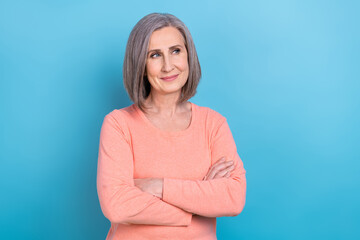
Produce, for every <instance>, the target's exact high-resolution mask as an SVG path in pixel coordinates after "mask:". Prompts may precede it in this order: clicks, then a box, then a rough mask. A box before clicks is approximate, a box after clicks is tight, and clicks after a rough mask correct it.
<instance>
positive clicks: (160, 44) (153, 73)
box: [145, 27, 189, 95]
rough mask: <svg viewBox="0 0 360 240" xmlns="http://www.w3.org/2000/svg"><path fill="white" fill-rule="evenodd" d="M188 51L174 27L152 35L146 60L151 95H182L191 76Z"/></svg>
mask: <svg viewBox="0 0 360 240" xmlns="http://www.w3.org/2000/svg"><path fill="white" fill-rule="evenodd" d="M187 58H188V56H187V50H186V47H185V40H184V38H183V36H182V34H181V33H180V32H179V30H177V29H176V28H174V27H164V28H161V29H159V30H156V31H154V32H153V33H152V35H151V37H150V42H149V48H148V53H147V58H146V72H145V74H146V76H147V78H148V80H149V82H150V84H151V94H152V95H154V94H174V93H175V94H180V93H181V88H182V87H183V86H184V85H185V83H186V81H187V79H188V76H189V65H188V60H187Z"/></svg>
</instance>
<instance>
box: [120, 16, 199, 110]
mask: <svg viewBox="0 0 360 240" xmlns="http://www.w3.org/2000/svg"><path fill="white" fill-rule="evenodd" d="M164 27H175V28H176V29H178V30H179V31H180V33H181V34H182V36H183V37H184V40H185V47H186V50H187V53H188V64H189V77H188V79H187V82H186V83H185V85H184V86H183V87H182V89H181V95H180V97H179V99H178V101H177V103H183V102H185V101H187V100H188V99H190V98H191V97H193V96H194V95H195V94H196V88H197V86H198V84H199V81H200V78H201V68H200V63H199V59H198V56H197V53H196V49H195V44H194V42H193V39H192V37H191V34H190V32H189V30H188V28H187V27H186V26H185V24H184V23H183V22H182V21H181V20H180V19H178V18H177V17H175V16H174V15H171V14H168V13H151V14H148V15H146V16H145V17H143V18H142V19H140V21H139V22H138V23H137V24H136V25H135V27H134V28H133V29H132V31H131V33H130V36H129V39H128V42H127V45H126V52H125V58H124V65H123V80H124V86H125V89H126V91H127V93H128V94H129V97H130V99H131V100H132V101H133V102H134V103H135V104H136V105H137V106H138V107H139V108H140V109H141V110H142V111H146V107H145V106H144V101H145V99H146V98H147V97H148V96H149V94H150V91H151V85H150V83H149V80H148V79H147V76H146V75H145V69H146V59H147V54H148V47H149V41H150V37H151V34H152V33H153V32H154V31H156V30H159V29H161V28H164Z"/></svg>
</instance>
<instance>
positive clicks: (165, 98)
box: [145, 92, 186, 116]
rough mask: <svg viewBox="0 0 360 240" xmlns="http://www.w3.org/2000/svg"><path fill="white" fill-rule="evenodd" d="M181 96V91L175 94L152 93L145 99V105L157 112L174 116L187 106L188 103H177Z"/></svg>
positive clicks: (151, 110)
mask: <svg viewBox="0 0 360 240" xmlns="http://www.w3.org/2000/svg"><path fill="white" fill-rule="evenodd" d="M179 97H180V93H179V92H178V93H174V94H166V95H161V94H156V95H155V94H152V93H151V92H150V94H149V96H148V97H147V99H146V100H145V105H146V106H147V107H148V109H149V111H150V112H152V113H155V114H160V115H165V116H173V115H174V114H175V113H178V112H181V111H182V110H183V109H184V106H186V103H182V104H177V100H178V99H179Z"/></svg>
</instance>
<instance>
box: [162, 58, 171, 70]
mask: <svg viewBox="0 0 360 240" xmlns="http://www.w3.org/2000/svg"><path fill="white" fill-rule="evenodd" d="M163 59H164V60H163V66H162V71H164V72H171V71H172V70H173V69H174V66H173V64H172V62H171V58H170V56H169V55H165V56H164V58H163Z"/></svg>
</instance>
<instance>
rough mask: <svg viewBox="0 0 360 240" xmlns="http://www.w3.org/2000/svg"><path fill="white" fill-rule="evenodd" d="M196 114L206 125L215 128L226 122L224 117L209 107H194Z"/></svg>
mask: <svg viewBox="0 0 360 240" xmlns="http://www.w3.org/2000/svg"><path fill="white" fill-rule="evenodd" d="M195 106H196V109H197V114H198V115H199V116H200V118H202V120H203V121H204V122H205V124H206V125H208V126H212V127H216V126H219V125H221V124H222V123H223V122H226V117H225V116H223V115H222V114H221V113H219V112H218V111H216V110H214V109H211V108H210V107H204V106H199V105H195Z"/></svg>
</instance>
